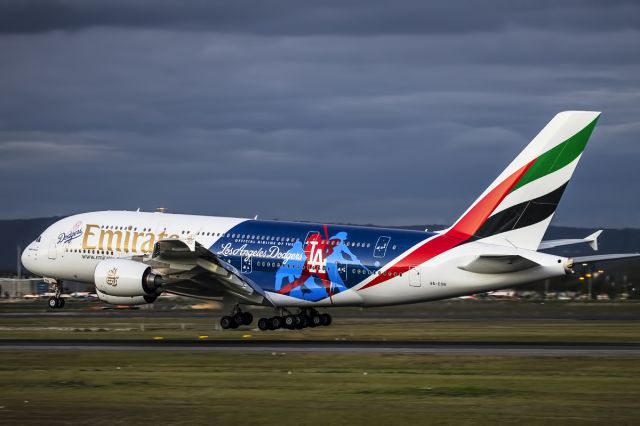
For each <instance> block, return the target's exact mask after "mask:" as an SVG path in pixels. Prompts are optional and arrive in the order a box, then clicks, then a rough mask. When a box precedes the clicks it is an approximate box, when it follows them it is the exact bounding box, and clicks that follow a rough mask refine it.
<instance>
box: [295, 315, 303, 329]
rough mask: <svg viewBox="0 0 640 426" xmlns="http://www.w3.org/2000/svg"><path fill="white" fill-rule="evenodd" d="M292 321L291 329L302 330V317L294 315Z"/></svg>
mask: <svg viewBox="0 0 640 426" xmlns="http://www.w3.org/2000/svg"><path fill="white" fill-rule="evenodd" d="M293 320H294V324H293V328H295V329H296V330H300V329H302V317H301V316H300V315H294V316H293Z"/></svg>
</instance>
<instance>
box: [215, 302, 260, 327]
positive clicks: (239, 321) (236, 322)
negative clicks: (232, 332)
mask: <svg viewBox="0 0 640 426" xmlns="http://www.w3.org/2000/svg"><path fill="white" fill-rule="evenodd" d="M252 322H253V315H252V314H251V312H242V310H241V309H240V306H239V305H235V306H234V307H233V310H232V311H231V315H225V316H223V317H222V318H220V327H222V328H223V329H224V330H227V329H229V328H238V327H240V326H241V325H250V324H251V323H252Z"/></svg>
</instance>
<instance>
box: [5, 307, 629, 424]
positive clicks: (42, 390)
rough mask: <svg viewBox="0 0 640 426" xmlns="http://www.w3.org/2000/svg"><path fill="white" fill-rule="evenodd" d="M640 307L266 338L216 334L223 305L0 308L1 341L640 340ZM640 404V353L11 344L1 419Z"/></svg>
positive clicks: (376, 417) (623, 409) (372, 317)
mask: <svg viewBox="0 0 640 426" xmlns="http://www.w3.org/2000/svg"><path fill="white" fill-rule="evenodd" d="M500 306H502V307H500ZM467 307H470V308H471V309H475V310H476V311H475V313H474V314H472V316H473V317H466V315H468V310H467V309H466V308H467ZM496 307H497V308H496ZM638 308H640V306H639V305H636V304H633V305H629V304H622V305H620V306H612V305H611V306H605V307H601V308H599V310H598V312H597V313H594V309H596V307H594V306H573V305H572V306H568V310H569V311H571V310H573V311H571V312H573V313H571V315H570V316H569V318H566V319H562V318H558V317H559V316H560V315H562V314H563V312H564V309H565V306H547V305H544V306H540V305H535V304H506V305H495V306H492V305H487V306H485V305H466V306H457V305H456V306H454V307H453V308H452V307H450V306H447V305H436V306H435V307H434V308H433V310H432V311H431V312H432V313H433V312H436V313H435V314H433V316H429V317H413V318H412V317H408V316H400V317H399V318H398V317H392V316H391V315H388V314H389V312H387V311H381V312H382V313H380V314H379V315H378V314H376V313H375V312H374V313H373V314H367V315H369V316H368V317H358V315H359V314H358V312H355V311H354V312H351V313H348V314H347V315H345V316H342V314H339V313H338V312H336V315H335V323H334V325H332V326H331V327H320V328H316V329H306V330H303V331H293V332H292V331H285V330H280V331H275V332H259V331H257V330H255V329H251V328H245V329H242V330H234V331H221V330H219V329H216V326H215V323H216V322H217V317H218V315H219V312H216V311H207V312H201V313H197V312H194V313H186V314H185V313H184V312H182V313H175V314H172V313H171V312H156V313H154V312H150V313H145V312H118V313H114V314H110V313H107V314H105V313H97V315H93V314H92V313H91V312H82V311H80V310H79V311H76V312H74V311H67V312H72V314H71V315H66V314H65V315H58V314H57V313H53V314H46V315H41V314H42V313H46V310H42V309H41V308H39V307H36V306H34V307H33V308H32V309H31V310H27V311H23V312H20V310H19V309H11V310H9V311H10V313H8V314H5V315H3V316H0V339H9V338H11V339H35V338H37V339H43V338H44V339H52V340H55V339H69V338H71V339H103V340H104V339H128V338H132V339H153V338H156V337H164V338H165V339H188V340H191V339H198V338H199V337H201V336H208V338H209V339H230V340H234V339H253V340H260V339H280V340H290V339H295V340H299V339H305V340H347V341H356V340H367V341H385V340H386V341H392V340H426V341H467V342H474V341H475V342H481V341H484V342H487V341H492V342H594V343H595V342H636V343H637V342H640V321H639V320H637V319H633V318H634V315H637V314H635V312H637V310H638ZM500 309H502V311H500ZM625 310H626V311H625ZM585 311H588V315H585ZM0 312H1V311H0ZM6 312H7V311H5V313H6ZM384 312H387V315H386V316H385V315H384ZM401 312H403V313H404V312H405V311H401ZM414 312H416V313H417V315H423V311H414ZM538 312H542V314H539V315H538V314H536V313H538ZM603 312H604V313H603ZM485 313H492V314H495V315H497V316H499V318H491V317H488V318H487V317H486V315H485ZM609 313H610V314H611V317H612V318H617V319H615V320H607V319H604V318H607V316H608V315H609ZM615 314H618V315H622V316H624V317H625V318H626V317H628V318H631V319H628V320H623V319H620V317H619V316H618V317H616V316H615ZM430 315H431V314H430ZM545 315H547V316H550V317H552V319H549V318H546V319H545ZM510 316H512V318H510ZM527 316H529V317H534V318H527ZM581 316H586V317H587V318H589V319H588V320H587V319H582V320H580V319H577V318H579V317H581ZM434 317H437V318H434ZM447 317H449V318H448V319H445V318H447ZM452 318H453V319H452ZM592 318H593V319H592ZM639 400H640V359H639V358H637V357H636V358H623V357H608V358H596V357H570V358H563V357H551V356H544V357H526V356H523V357H520V356H505V357H499V356H494V357H486V356H466V355H465V356H445V355H439V356H436V355H390V354H374V353H369V354H362V353H359V354H335V353H334V354H332V353H282V352H277V353H271V352H267V353H237V354H235V353H217V352H195V353H186V352H171V351H162V352H152V351H149V352H137V351H72V350H58V351H49V350H32V351H21V352H15V351H0V423H1V424H3V425H4V424H16V425H30V424H104V425H125V424H126V425H128V424H143V423H144V424H215V425H228V424H229V425H231V424H233V425H254V424H255V425H270V424H278V425H324V426H328V425H355V424H366V425H396V424H412V425H415V424H473V425H477V424H480V425H489V424H491V425H496V424H500V425H502V424H546V425H548V424H554V425H555V424H562V425H564V424H629V425H632V424H638V422H639V421H638V419H640V404H639V403H638V401H639Z"/></svg>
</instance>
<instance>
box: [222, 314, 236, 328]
mask: <svg viewBox="0 0 640 426" xmlns="http://www.w3.org/2000/svg"><path fill="white" fill-rule="evenodd" d="M232 326H233V318H231V317H230V316H228V315H225V316H223V317H222V318H220V327H222V329H223V330H227V329H229V328H232Z"/></svg>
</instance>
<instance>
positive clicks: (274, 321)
mask: <svg viewBox="0 0 640 426" xmlns="http://www.w3.org/2000/svg"><path fill="white" fill-rule="evenodd" d="M269 323H270V324H269V325H270V327H269V328H270V329H271V330H277V329H279V328H282V317H279V316H275V317H272V318H271V319H270V320H269Z"/></svg>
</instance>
